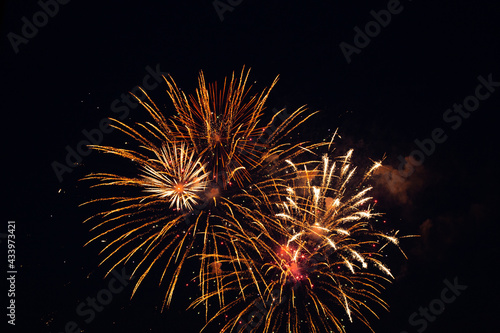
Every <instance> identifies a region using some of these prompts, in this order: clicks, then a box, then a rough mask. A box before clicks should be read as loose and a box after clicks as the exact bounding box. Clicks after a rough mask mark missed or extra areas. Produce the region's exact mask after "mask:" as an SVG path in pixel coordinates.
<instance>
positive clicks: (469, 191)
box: [0, 0, 500, 333]
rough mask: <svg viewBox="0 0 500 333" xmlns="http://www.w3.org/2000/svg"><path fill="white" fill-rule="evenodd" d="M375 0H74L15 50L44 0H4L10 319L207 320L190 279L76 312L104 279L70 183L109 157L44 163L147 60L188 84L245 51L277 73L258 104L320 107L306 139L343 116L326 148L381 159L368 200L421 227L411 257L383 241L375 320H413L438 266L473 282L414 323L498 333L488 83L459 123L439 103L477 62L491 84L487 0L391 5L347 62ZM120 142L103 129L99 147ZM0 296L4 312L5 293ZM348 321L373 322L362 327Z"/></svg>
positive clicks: (118, 325)
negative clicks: (196, 307) (167, 306)
mask: <svg viewBox="0 0 500 333" xmlns="http://www.w3.org/2000/svg"><path fill="white" fill-rule="evenodd" d="M42 1H43V0H42ZM222 2H224V3H226V1H225V0H222ZM238 2H239V1H233V3H238ZM388 3H389V2H388V1H385V0H384V1H378V0H377V1H371V2H369V3H365V2H363V3H361V2H359V1H352V2H349V3H346V1H342V3H341V4H340V3H339V4H337V3H336V2H333V1H311V2H300V3H299V2H297V3H295V2H292V1H250V0H246V1H242V2H241V4H239V5H237V6H236V7H234V9H233V11H232V12H230V11H227V12H225V13H224V20H223V21H221V20H220V19H219V16H218V14H217V12H216V10H215V9H214V7H213V5H212V1H196V2H195V1H175V2H174V1H163V2H160V1H142V2H137V1H135V2H131V1H105V2H102V1H101V2H97V1H70V2H69V3H67V4H64V5H60V8H59V11H58V13H56V14H55V15H53V17H51V18H49V19H48V23H47V24H46V25H44V26H42V27H40V28H39V29H38V30H39V31H38V33H37V34H36V35H35V36H32V37H31V38H29V39H27V43H24V44H20V45H19V50H18V51H19V52H17V53H16V52H15V51H14V49H13V46H12V44H11V42H9V39H8V34H9V33H10V32H13V33H15V34H18V35H21V34H22V33H21V30H22V27H23V24H24V23H23V21H22V20H21V19H22V18H23V17H26V18H28V20H30V21H32V20H33V15H34V14H36V13H37V12H38V11H40V10H41V7H40V5H39V4H37V2H36V1H24V2H22V3H18V2H14V1H7V3H6V4H4V8H3V9H4V12H3V21H2V43H1V56H2V59H1V66H2V68H1V72H0V75H1V76H0V77H1V81H2V84H3V85H2V89H1V91H2V94H3V98H2V99H1V105H2V114H3V118H2V119H3V128H4V130H3V131H2V135H4V139H3V140H2V141H3V148H4V153H5V155H4V156H5V158H4V159H3V160H4V172H3V174H4V176H3V179H4V184H6V186H4V187H3V188H4V199H5V200H6V202H4V205H3V214H4V215H3V222H2V223H1V225H2V226H1V230H0V233H3V234H5V233H6V230H7V221H8V220H15V221H16V226H17V230H16V236H17V238H16V246H17V261H16V263H17V264H18V266H19V267H18V274H17V285H16V289H17V293H16V304H17V323H18V325H17V326H16V328H17V329H18V330H14V331H19V332H21V328H23V327H25V328H26V330H24V331H28V329H29V330H30V331H33V332H63V331H64V326H65V324H66V323H67V322H69V321H72V320H73V321H75V322H76V323H77V324H78V325H79V326H80V327H81V328H82V329H84V330H85V332H110V331H113V332H196V331H198V330H199V329H200V328H201V325H202V320H201V319H202V316H201V315H198V314H197V313H196V312H197V311H185V310H184V308H185V306H186V305H187V300H186V299H185V298H186V297H188V296H186V295H192V294H193V291H194V289H190V288H191V287H187V288H185V289H183V288H181V289H180V290H181V291H180V292H179V293H178V294H177V296H178V302H177V303H176V305H175V306H174V307H173V308H172V309H171V311H169V312H166V313H163V314H162V313H160V312H159V311H158V307H159V306H160V305H161V300H162V293H164V292H165V286H162V287H157V285H156V284H155V283H153V282H150V283H149V284H145V286H144V287H143V288H142V290H141V289H139V293H138V294H137V297H134V298H133V299H132V301H129V300H128V299H129V297H130V293H131V291H132V288H131V286H127V287H126V288H125V289H124V291H123V292H121V293H119V294H118V295H116V296H114V298H113V300H112V302H111V303H110V304H109V305H106V306H105V308H104V309H103V311H102V312H100V313H97V315H96V318H95V319H94V320H92V321H91V322H90V323H88V324H87V323H85V322H84V319H85V317H81V316H78V315H77V314H76V313H75V309H76V308H77V306H78V305H79V303H80V302H82V301H84V300H85V299H86V298H87V297H89V296H91V297H92V296H95V295H96V294H97V293H98V292H99V291H100V290H101V289H103V288H105V287H106V286H107V283H108V281H109V277H108V278H105V277H104V274H105V269H104V268H98V267H97V264H98V262H99V258H98V256H97V253H98V247H96V246H90V247H85V248H84V247H83V244H84V243H85V242H86V241H87V240H88V239H89V237H90V234H89V230H88V229H89V226H87V225H83V224H82V221H83V220H84V219H85V218H86V216H87V215H88V213H89V212H88V211H86V210H85V209H82V208H79V207H78V205H79V204H80V203H81V202H83V201H84V200H86V199H88V198H89V195H90V194H89V191H88V189H87V188H86V187H85V186H82V184H81V183H79V182H78V179H79V178H81V177H82V176H83V175H85V174H87V173H88V172H90V171H92V170H94V169H95V168H96V167H99V166H102V164H103V163H105V162H102V160H101V159H100V157H101V156H98V154H97V153H92V154H91V155H89V156H87V157H84V159H83V161H82V165H81V166H79V167H76V168H74V170H73V172H71V173H65V174H64V175H63V180H62V181H61V182H60V181H59V180H58V178H57V177H56V175H55V173H54V171H53V170H52V166H51V165H52V163H53V162H54V161H59V162H61V163H63V162H64V159H65V157H66V150H65V147H66V146H68V145H69V146H70V147H76V145H77V144H78V143H79V142H80V141H81V140H83V139H84V138H85V137H84V135H83V134H82V131H83V130H85V129H86V130H91V129H93V128H96V127H98V126H99V121H100V120H101V119H103V118H106V117H110V116H113V112H112V111H111V107H110V106H111V104H112V102H113V101H114V100H116V99H120V96H121V94H126V93H127V92H128V91H130V90H131V89H132V88H133V87H134V86H136V85H142V81H143V78H144V76H145V75H146V74H147V70H146V67H147V66H149V67H151V68H156V67H157V66H159V68H160V69H161V71H163V72H168V73H170V74H171V75H172V76H173V77H174V79H175V80H176V81H177V83H178V85H179V86H181V87H182V88H183V89H184V90H185V91H188V92H190V91H193V89H194V88H195V85H196V79H197V74H198V71H199V70H201V69H202V70H203V71H204V72H205V74H206V76H207V79H208V81H215V80H221V79H223V78H224V77H225V76H226V75H230V74H231V72H232V71H233V70H240V69H241V67H242V66H243V65H246V66H247V67H251V68H252V72H251V78H252V80H254V81H257V83H256V84H255V87H256V88H257V89H259V88H263V87H265V86H268V85H269V84H270V83H271V82H272V80H273V78H274V77H275V76H276V75H278V74H279V75H280V80H279V83H278V85H277V86H276V88H275V89H274V90H273V92H272V93H271V97H270V99H269V103H268V107H269V109H268V110H269V111H270V110H271V109H272V108H274V107H276V108H281V107H283V106H287V107H288V108H297V107H299V106H301V105H303V104H307V105H308V106H309V107H310V109H311V110H321V113H320V114H319V115H318V116H317V117H315V118H314V119H313V120H312V121H311V122H310V123H309V125H308V126H306V128H305V129H304V130H303V133H301V135H304V137H307V138H310V139H312V140H321V139H323V138H324V137H326V136H327V135H328V133H329V132H328V131H329V129H331V130H333V129H335V128H339V132H340V133H341V135H342V140H340V141H339V147H340V148H342V147H354V148H355V149H356V150H355V154H356V158H357V159H358V160H359V161H362V162H366V163H367V162H368V161H369V159H370V158H372V159H380V158H382V157H383V156H384V155H385V156H386V159H385V164H386V165H387V168H386V169H384V172H382V173H381V174H380V175H379V176H377V177H376V178H375V180H374V183H375V184H376V187H375V193H376V197H377V200H378V201H379V209H380V211H382V212H385V213H386V219H387V220H388V223H391V225H392V226H393V227H394V228H395V229H401V230H402V233H406V234H421V236H422V237H421V238H420V239H407V240H403V241H402V247H403V248H404V250H405V251H406V253H407V254H408V257H409V260H408V261H406V260H404V259H403V258H401V256H398V255H397V252H394V256H393V259H391V260H390V262H389V264H390V266H391V268H392V269H393V271H394V272H395V276H397V279H396V281H395V282H394V283H393V284H392V285H390V286H388V288H387V290H386V292H385V294H384V298H385V300H386V301H387V302H388V303H389V304H390V306H391V311H390V312H383V311H379V314H380V320H377V319H373V320H372V324H373V325H372V326H373V329H374V330H375V331H376V332H390V333H392V332H397V333H399V332H403V331H407V332H409V333H413V332H417V329H418V328H420V327H421V326H420V325H418V326H412V325H410V324H409V322H408V319H409V317H410V316H411V314H412V313H413V312H415V311H418V310H419V307H420V306H428V305H429V303H431V302H432V301H433V300H434V299H436V298H440V295H441V291H442V290H443V288H444V287H445V284H444V283H443V280H444V279H448V280H449V281H453V280H454V279H455V278H457V279H458V282H459V284H463V285H467V287H468V288H467V289H466V290H464V291H462V294H461V295H460V296H459V297H457V299H456V300H455V301H454V302H452V303H451V304H449V305H447V306H446V309H445V310H444V312H443V313H442V314H440V315H439V316H437V318H436V319H435V321H433V322H429V323H428V327H427V328H426V330H425V332H429V333H431V332H483V331H493V328H492V327H493V326H492V325H493V324H496V323H498V319H497V311H498V306H497V307H496V308H495V304H497V303H498V302H497V297H498V287H497V285H498V283H497V280H498V274H497V273H495V272H494V270H495V266H496V264H497V263H498V258H499V257H498V255H499V251H498V248H497V244H498V238H497V237H498V236H497V235H498V229H499V228H498V227H497V224H498V223H499V222H500V221H499V219H498V214H496V209H497V204H498V199H499V198H498V190H497V188H498V185H499V184H498V183H499V182H498V160H499V158H498V157H499V156H498V155H499V153H498V145H497V143H498V140H497V137H498V126H499V122H498V120H500V117H498V116H497V113H498V112H499V110H500V109H499V106H500V83H499V84H497V87H496V88H495V87H494V86H493V87H491V88H490V89H491V90H492V91H491V93H490V95H489V97H487V98H485V99H484V100H483V101H480V104H479V107H478V108H477V110H475V111H474V112H473V113H471V114H470V116H469V117H468V118H466V119H462V122H461V123H460V124H458V123H455V121H448V122H446V121H445V120H443V115H444V114H445V113H446V111H447V109H449V108H451V107H452V106H453V104H454V103H457V104H460V103H463V101H464V99H465V98H466V97H468V96H470V95H474V94H475V91H476V87H477V86H478V84H479V83H480V81H478V77H479V76H482V77H483V78H485V79H487V78H488V76H489V75H491V80H492V81H495V82H500V65H499V61H498V59H500V47H499V46H500V43H499V33H500V30H499V27H500V26H499V24H498V17H499V14H500V6H499V5H498V4H496V3H495V2H487V1H475V2H472V1H469V2H466V1H439V2H430V1H417V0H415V1H410V0H405V1H402V2H401V4H400V7H399V8H401V9H400V10H401V11H400V12H399V13H398V14H393V15H392V18H391V21H390V23H389V24H387V26H386V27H383V28H382V29H381V31H380V32H379V33H378V34H377V35H375V36H374V37H372V38H371V41H370V43H369V44H368V45H367V46H366V47H364V48H362V49H360V52H359V54H352V56H351V62H350V63H347V61H346V58H345V57H344V55H343V53H342V51H341V48H340V47H339V44H340V43H341V42H346V43H349V44H354V42H353V39H354V37H355V34H356V32H355V31H354V30H353V29H354V28H355V27H356V26H357V27H360V28H361V29H364V28H365V25H366V24H367V23H368V22H370V21H372V20H373V17H372V15H371V14H370V11H372V10H375V11H377V12H378V11H379V10H381V9H386V8H387V5H388ZM11 36H12V35H11ZM481 89H482V90H481V93H486V90H485V88H481ZM494 89H496V91H493V90H494ZM164 90H165V85H164V84H162V85H160V86H159V87H158V88H157V89H155V90H153V91H152V93H151V95H152V96H153V98H155V100H157V101H160V103H161V104H165V105H166V108H167V110H170V111H171V110H172V107H171V105H170V104H169V103H168V100H167V96H166V94H165V92H164ZM469 100H470V99H469ZM129 118H130V119H131V121H137V120H145V119H146V118H145V111H144V110H142V109H141V108H135V109H131V110H130V117H129ZM452 125H456V126H455V127H456V129H453V128H452ZM436 128H442V129H443V131H444V133H445V135H446V136H447V139H446V141H445V142H443V143H437V144H436V146H435V151H434V152H433V153H432V154H430V155H429V156H425V160H424V162H423V164H422V165H421V166H419V167H417V168H416V170H415V171H414V172H413V173H412V174H411V175H409V176H408V177H401V176H399V172H398V171H397V170H398V166H399V164H400V162H399V161H398V158H399V156H401V157H406V156H408V155H410V153H411V152H412V151H414V150H415V149H418V147H417V146H416V143H415V140H416V139H418V140H424V139H428V138H430V137H431V133H432V132H433V130H435V129H436ZM120 140H121V138H120V137H119V135H118V133H116V132H113V133H111V134H105V135H104V140H103V143H105V144H115V143H119V142H121V141H120ZM391 176H392V178H390V177H391ZM1 240H2V243H1V248H2V251H1V252H2V260H1V261H2V262H5V261H6V260H4V258H5V257H6V247H5V244H6V242H5V239H4V238H2V239H1ZM21 265H22V266H21ZM3 267H4V266H2V268H3ZM89 274H90V275H89ZM6 287H7V286H5V288H6ZM1 293H2V295H5V292H4V291H2V292H1ZM2 302H3V303H2V307H3V308H4V309H5V306H6V305H5V304H6V297H5V296H2ZM4 311H5V310H4ZM3 318H4V319H2V320H4V321H6V319H5V315H3ZM10 329H12V327H10ZM216 331H217V328H215V329H214V330H213V332H216ZM350 331H351V332H354V331H356V332H368V330H366V329H358V327H357V326H355V327H353V329H352V330H350Z"/></svg>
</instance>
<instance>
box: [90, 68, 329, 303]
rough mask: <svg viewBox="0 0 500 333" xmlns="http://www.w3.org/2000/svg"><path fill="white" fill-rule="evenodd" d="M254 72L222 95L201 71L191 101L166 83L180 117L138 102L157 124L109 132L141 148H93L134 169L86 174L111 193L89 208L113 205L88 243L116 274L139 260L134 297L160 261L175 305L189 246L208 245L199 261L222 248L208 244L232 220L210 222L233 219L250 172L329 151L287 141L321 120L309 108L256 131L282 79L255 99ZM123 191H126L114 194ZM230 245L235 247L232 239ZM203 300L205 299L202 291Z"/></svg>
mask: <svg viewBox="0 0 500 333" xmlns="http://www.w3.org/2000/svg"><path fill="white" fill-rule="evenodd" d="M248 74H249V71H246V72H245V69H243V70H242V72H241V76H240V77H239V78H236V77H235V76H234V74H233V76H232V78H231V80H230V81H229V80H227V79H226V80H225V81H224V85H223V88H222V89H221V90H218V89H217V85H216V84H213V85H210V86H209V88H207V85H206V83H205V79H204V76H203V73H200V78H199V88H198V89H197V91H196V94H195V95H194V96H193V95H192V96H189V98H188V97H186V96H185V95H184V93H183V92H182V91H181V90H180V89H179V88H178V87H177V86H176V84H175V82H174V81H173V79H172V78H171V77H169V78H168V79H167V78H165V80H166V82H167V84H168V87H169V90H168V93H169V96H170V97H171V99H172V102H173V105H174V107H175V110H176V112H177V115H176V116H174V117H170V118H169V117H166V116H165V113H164V112H162V111H161V110H160V109H159V108H158V107H157V106H156V104H155V103H154V102H153V101H152V100H151V99H150V98H149V96H148V97H147V98H146V100H145V101H143V100H140V99H138V101H139V102H140V103H141V104H142V105H143V106H144V108H145V109H146V110H147V111H148V113H149V115H150V116H151V117H152V118H153V122H147V123H139V124H136V126H130V125H127V124H125V123H123V122H121V121H119V120H116V119H112V125H111V126H112V127H114V128H116V129H118V130H120V131H121V132H122V133H124V134H126V135H127V136H128V137H129V138H130V139H132V140H131V145H133V143H136V145H137V146H138V148H137V149H131V148H129V149H126V148H117V147H111V146H91V147H92V148H93V149H95V150H98V151H100V152H103V153H108V154H112V155H116V156H119V157H121V158H122V159H124V160H128V161H129V162H130V163H131V164H132V165H133V168H134V169H135V175H134V176H132V177H129V176H124V175H122V174H120V173H119V172H117V173H94V174H90V175H88V176H87V177H85V180H90V181H96V182H97V184H96V185H93V187H101V188H103V187H105V188H109V189H111V191H112V192H111V195H109V196H107V197H106V196H103V197H102V198H99V199H95V200H91V201H89V202H87V203H109V204H110V206H109V207H110V208H107V209H104V210H103V211H101V212H100V213H98V214H95V215H94V216H92V217H91V218H89V219H88V220H95V221H98V222H97V223H96V225H95V226H94V227H93V228H92V231H94V230H95V231H97V232H98V235H97V236H95V237H94V238H93V239H91V241H90V242H93V241H96V240H100V241H101V242H104V243H107V245H106V247H105V248H104V249H103V250H102V255H104V256H105V258H104V260H103V262H102V263H104V262H107V261H110V262H113V266H112V267H111V269H110V271H111V270H112V269H113V268H115V267H116V266H117V265H119V264H122V263H132V264H134V263H135V269H134V272H133V274H134V275H138V274H140V278H139V279H138V282H137V284H136V287H135V289H134V293H135V292H136V290H137V288H138V286H139V285H140V284H141V283H142V281H143V279H144V278H145V277H146V276H147V274H148V273H149V272H150V271H151V269H152V268H153V266H154V264H158V265H159V266H160V267H161V266H163V268H164V269H163V271H162V272H161V280H162V281H163V280H164V279H166V280H168V281H169V287H168V291H167V294H166V297H165V302H164V306H168V305H169V304H170V303H171V300H172V296H173V292H174V289H175V286H176V284H177V280H178V277H179V273H180V272H181V269H182V266H183V264H184V262H185V261H186V260H187V258H188V257H189V256H190V255H191V251H192V249H194V248H199V247H200V246H199V244H201V250H200V251H199V253H194V254H192V255H195V256H196V254H202V255H203V256H204V258H209V257H210V256H211V255H213V256H215V257H216V256H217V253H218V248H217V247H213V246H211V245H209V244H208V243H209V242H210V241H212V240H213V241H214V244H219V243H220V242H223V241H224V240H225V239H226V236H225V235H224V234H223V233H222V232H220V231H219V230H221V229H220V228H221V226H222V224H223V223H227V222H224V221H225V220H227V218H223V217H220V218H219V217H215V216H218V215H213V217H212V218H209V216H210V215H211V211H210V210H214V209H215V210H216V211H219V212H220V215H225V214H228V216H230V215H231V214H230V208H228V207H230V206H231V205H230V204H228V203H230V198H231V196H232V195H234V194H235V193H237V192H238V189H241V188H242V187H243V186H245V185H248V183H246V184H243V182H244V181H245V180H247V181H248V180H250V179H251V176H250V171H252V172H254V173H256V174H257V173H259V172H260V173H262V170H263V168H264V167H263V166H264V163H266V166H269V163H270V162H269V161H272V160H276V159H277V158H279V156H281V155H286V156H298V155H300V154H301V153H302V152H303V151H305V150H307V149H313V148H314V147H317V146H321V145H322V144H307V143H300V144H295V145H289V144H288V143H286V142H285V143H282V142H280V139H281V138H282V137H283V136H285V135H287V134H289V133H290V132H291V131H292V130H293V129H295V128H296V127H297V126H299V125H300V124H301V123H303V122H304V121H305V120H306V119H307V118H308V117H310V116H311V115H312V114H314V113H311V114H309V115H306V116H304V117H300V119H299V116H301V115H302V114H303V113H304V112H305V111H306V109H305V108H304V107H302V108H299V109H298V110H296V111H295V112H293V113H292V114H290V115H288V117H286V118H285V119H283V121H282V122H281V123H280V124H275V120H276V118H277V117H278V116H280V115H281V114H282V113H285V112H286V111H285V110H281V111H279V112H277V113H275V114H274V115H273V117H272V118H271V119H270V120H269V121H268V123H267V125H262V126H261V125H259V124H260V123H262V122H263V119H262V118H263V115H264V112H263V111H264V102H265V101H266V99H267V96H268V94H269V91H270V89H271V88H272V86H274V84H275V83H276V80H277V79H276V80H275V81H274V82H273V83H272V85H271V88H269V89H264V90H263V91H262V92H261V93H260V94H258V95H253V96H249V95H248V93H249V89H250V88H246V83H247V79H248ZM144 93H145V92H144ZM145 95H146V94H145ZM146 96H147V95H146ZM264 135H267V137H266V138H264ZM267 173H269V172H267ZM233 179H234V180H235V181H236V183H237V185H239V187H237V188H235V189H233V190H232V191H230V192H228V193H224V196H225V198H222V195H221V192H220V191H221V190H225V189H226V187H227V185H228V184H231V180H233ZM219 185H221V186H219ZM116 193H124V194H123V195H122V196H117V195H116ZM227 198H229V199H227ZM222 199H223V200H222ZM217 200H222V202H221V208H222V211H221V209H218V210H217V208H216V207H215V206H216V201H217ZM225 208H228V211H227V212H226V211H224V209H225ZM214 217H215V218H214ZM214 230H215V231H214ZM208 233H212V234H213V237H212V238H211V239H207V237H206V235H207V234H208ZM219 238H221V241H219V240H218V239H219ZM90 242H89V243H90ZM227 244H229V245H231V244H232V245H233V246H235V245H234V244H233V243H231V242H228V243H227ZM196 251H197V250H196ZM159 263H161V264H159ZM200 263H201V268H200V271H201V272H206V271H213V270H214V267H215V268H217V262H216V261H214V260H212V259H210V260H206V259H203V260H201V262H200ZM172 270H173V271H172ZM170 273H171V274H172V275H170ZM171 276H173V278H171ZM202 276H203V274H202ZM202 293H203V294H204V293H205V289H203V288H202Z"/></svg>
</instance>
